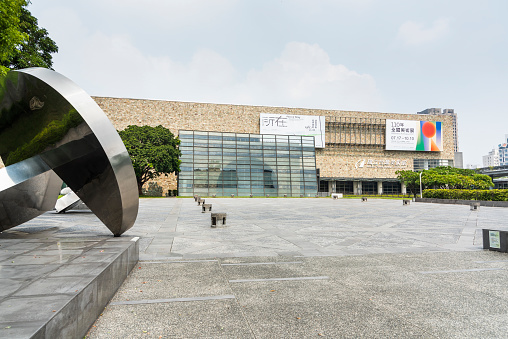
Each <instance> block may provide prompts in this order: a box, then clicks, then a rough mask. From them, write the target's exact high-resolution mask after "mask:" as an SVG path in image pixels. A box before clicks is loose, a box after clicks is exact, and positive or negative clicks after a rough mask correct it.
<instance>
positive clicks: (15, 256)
mask: <svg viewBox="0 0 508 339" xmlns="http://www.w3.org/2000/svg"><path fill="white" fill-rule="evenodd" d="M50 215H51V216H53V217H55V215H54V214H50ZM43 218H44V217H43ZM50 224H51V223H50ZM27 225H29V226H25V225H22V226H20V227H19V231H18V228H15V229H11V230H6V231H4V232H2V233H0V248H2V258H3V259H2V258H0V267H1V270H0V280H2V281H3V282H5V283H6V284H5V285H3V287H2V293H0V329H1V335H0V336H1V337H2V338H84V337H85V335H86V333H87V332H88V330H89V328H90V327H91V326H92V325H93V323H94V322H95V321H96V320H97V318H98V317H99V315H100V314H101V313H102V312H103V311H104V307H106V305H107V304H108V302H109V301H110V300H111V298H112V297H113V296H114V294H115V292H116V290H117V289H118V288H119V287H120V285H121V284H122V283H123V282H124V280H125V278H126V277H127V275H128V274H129V272H130V271H131V270H132V269H133V268H134V267H135V265H136V264H137V262H138V260H139V241H138V238H132V237H120V238H118V237H114V238H113V237H111V236H102V237H98V236H97V234H93V233H91V234H90V235H89V236H83V231H82V230H81V229H76V231H73V230H72V228H67V229H65V228H61V227H54V226H55V225H53V227H51V228H49V229H45V228H46V227H47V226H45V225H47V221H46V222H43V223H41V224H40V225H39V226H38V225H33V224H27ZM37 227H40V228H42V230H41V231H39V232H37V230H36V228H37ZM62 230H65V232H62ZM73 234H74V235H73ZM70 235H73V236H71V237H70ZM20 244H22V245H23V250H22V251H20V250H19V245H20Z"/></svg>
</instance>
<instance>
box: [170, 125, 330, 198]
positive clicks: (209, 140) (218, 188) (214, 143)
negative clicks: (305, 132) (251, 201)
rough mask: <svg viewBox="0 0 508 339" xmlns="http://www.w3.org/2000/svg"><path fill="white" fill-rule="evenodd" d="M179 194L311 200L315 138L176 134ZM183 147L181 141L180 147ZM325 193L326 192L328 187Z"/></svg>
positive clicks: (314, 166)
mask: <svg viewBox="0 0 508 339" xmlns="http://www.w3.org/2000/svg"><path fill="white" fill-rule="evenodd" d="M180 135H181V136H182V137H183V139H185V146H183V147H182V153H183V155H182V156H181V157H180V160H181V161H182V163H181V165H180V167H181V169H182V171H181V173H180V175H179V178H180V179H183V178H184V177H185V180H180V182H181V183H179V189H180V194H181V195H183V196H192V195H193V194H201V195H212V194H216V195H218V196H221V195H230V194H235V195H240V196H246V195H249V194H253V195H256V196H263V195H266V194H270V195H271V196H273V195H275V196H277V195H279V196H282V195H284V194H287V195H288V196H300V195H301V194H303V195H305V196H314V195H316V193H317V189H318V187H317V186H316V153H315V149H314V147H310V146H309V145H313V144H314V140H313V137H305V136H280V135H277V136H275V135H256V134H236V133H220V132H200V131H180ZM182 142H183V141H182ZM327 187H328V186H327Z"/></svg>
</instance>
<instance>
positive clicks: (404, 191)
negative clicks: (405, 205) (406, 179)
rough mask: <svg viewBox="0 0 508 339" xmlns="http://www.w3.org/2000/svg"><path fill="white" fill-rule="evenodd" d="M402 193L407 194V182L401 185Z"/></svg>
mask: <svg viewBox="0 0 508 339" xmlns="http://www.w3.org/2000/svg"><path fill="white" fill-rule="evenodd" d="M400 189H401V191H402V194H407V187H406V184H404V183H402V184H401V187H400Z"/></svg>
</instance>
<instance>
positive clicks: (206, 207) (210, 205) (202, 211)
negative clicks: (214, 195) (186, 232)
mask: <svg viewBox="0 0 508 339" xmlns="http://www.w3.org/2000/svg"><path fill="white" fill-rule="evenodd" d="M201 208H202V210H201V213H205V212H206V210H207V209H208V211H209V212H211V211H212V204H203V205H201Z"/></svg>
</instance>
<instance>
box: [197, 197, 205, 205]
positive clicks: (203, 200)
mask: <svg viewBox="0 0 508 339" xmlns="http://www.w3.org/2000/svg"><path fill="white" fill-rule="evenodd" d="M204 203H205V199H201V198H199V199H198V206H201V204H204Z"/></svg>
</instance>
